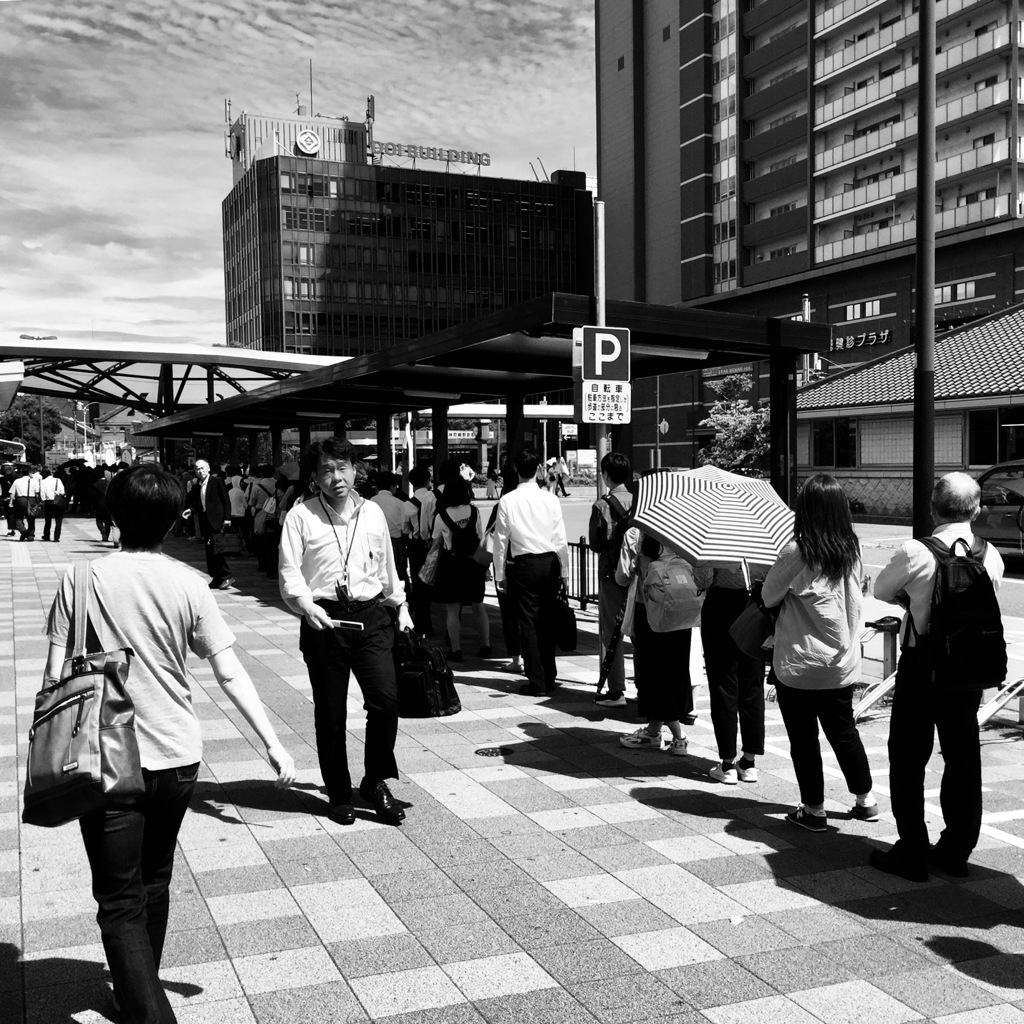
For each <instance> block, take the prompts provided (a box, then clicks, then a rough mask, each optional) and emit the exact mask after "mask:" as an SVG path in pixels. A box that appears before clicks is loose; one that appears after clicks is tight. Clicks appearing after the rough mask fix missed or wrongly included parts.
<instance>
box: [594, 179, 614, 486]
mask: <svg viewBox="0 0 1024 1024" xmlns="http://www.w3.org/2000/svg"><path fill="white" fill-rule="evenodd" d="M604 240H605V233H604V202H603V200H600V199H599V200H597V201H596V202H595V203H594V298H595V300H596V302H595V306H596V308H597V324H596V326H597V327H605V326H607V322H606V319H605V273H604V269H605V264H604ZM594 433H595V435H596V438H595V440H596V442H597V443H596V448H597V496H598V497H599V498H600V497H601V496H602V495H603V494H604V493H605V486H604V480H603V479H602V477H601V460H602V459H603V458H604V457H605V456H606V455H607V454H608V452H609V451H610V450H611V437H610V434H609V431H608V427H607V425H605V424H603V423H600V424H597V426H596V427H595V430H594Z"/></svg>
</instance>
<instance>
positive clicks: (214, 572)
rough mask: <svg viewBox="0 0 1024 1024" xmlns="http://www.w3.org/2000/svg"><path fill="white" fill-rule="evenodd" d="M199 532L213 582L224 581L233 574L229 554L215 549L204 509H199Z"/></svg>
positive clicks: (207, 569)
mask: <svg viewBox="0 0 1024 1024" xmlns="http://www.w3.org/2000/svg"><path fill="white" fill-rule="evenodd" d="M199 533H200V535H201V536H202V538H203V545H204V547H205V548H206V571H207V572H208V573H209V574H210V576H212V577H213V579H212V582H213V583H223V582H224V581H225V580H226V579H227V578H228V577H229V576H230V575H231V570H230V569H229V568H228V560H227V556H226V555H222V554H219V553H218V552H216V551H214V549H213V530H212V529H211V528H210V520H209V519H207V518H206V513H205V512H204V511H203V510H202V509H200V510H199Z"/></svg>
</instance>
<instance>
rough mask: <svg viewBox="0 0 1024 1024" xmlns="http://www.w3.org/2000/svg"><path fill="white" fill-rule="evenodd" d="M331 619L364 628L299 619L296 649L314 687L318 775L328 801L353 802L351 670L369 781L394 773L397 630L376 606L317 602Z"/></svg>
mask: <svg viewBox="0 0 1024 1024" xmlns="http://www.w3.org/2000/svg"><path fill="white" fill-rule="evenodd" d="M317 604H318V605H320V607H321V608H323V609H325V610H326V611H327V613H328V615H330V616H331V618H333V619H347V620H349V621H358V622H361V623H362V624H363V629H362V630H355V629H324V630H316V629H313V627H312V626H310V625H309V623H308V622H306V620H305V619H303V620H302V627H301V629H300V631H299V648H300V649H301V651H302V657H303V658H304V659H305V662H306V668H307V669H308V671H309V681H310V683H311V684H312V686H313V720H314V724H315V726H316V749H317V754H318V755H319V758H320V774H321V775H322V776H323V780H324V786H325V788H326V789H327V799H328V800H329V801H330V803H331V806H332V807H333V806H334V805H335V804H348V803H351V802H352V777H351V775H350V774H349V770H348V749H347V745H346V733H345V718H346V702H347V700H348V683H349V677H350V675H351V673H353V672H354V673H355V676H356V682H358V683H359V688H360V690H362V693H363V707H364V708H365V710H366V737H365V745H364V755H363V770H364V778H363V781H364V782H365V783H366V784H367V785H370V786H373V785H376V784H377V783H378V782H383V781H384V779H397V778H398V765H397V763H396V762H395V740H396V738H397V736H398V687H397V685H396V683H395V662H394V655H393V653H392V649H393V647H394V643H395V629H394V624H393V623H392V621H391V615H390V613H389V612H388V611H386V610H385V609H384V608H383V607H381V606H380V605H375V606H374V607H372V608H367V609H364V610H363V611H359V612H348V611H345V610H344V609H343V607H342V605H340V604H339V603H338V602H337V601H317Z"/></svg>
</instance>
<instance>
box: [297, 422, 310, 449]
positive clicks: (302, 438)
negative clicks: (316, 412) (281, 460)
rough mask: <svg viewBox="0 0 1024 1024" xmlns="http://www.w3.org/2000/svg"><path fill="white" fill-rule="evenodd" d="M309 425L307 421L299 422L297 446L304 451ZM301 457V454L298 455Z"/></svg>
mask: <svg viewBox="0 0 1024 1024" xmlns="http://www.w3.org/2000/svg"><path fill="white" fill-rule="evenodd" d="M309 441H310V427H309V424H308V423H300V424H299V448H300V449H301V450H302V451H305V450H306V449H307V448H308V447H309ZM300 457H301V456H300Z"/></svg>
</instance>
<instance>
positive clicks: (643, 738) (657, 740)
mask: <svg viewBox="0 0 1024 1024" xmlns="http://www.w3.org/2000/svg"><path fill="white" fill-rule="evenodd" d="M619 742H620V743H621V744H622V745H623V746H624V747H653V748H654V749H655V750H661V732H660V731H659V732H658V734H657V735H656V736H652V735H651V734H650V733H649V732H648V731H647V730H646V729H645V728H644V727H643V726H640V728H639V729H637V731H636V732H631V733H627V734H626V735H625V736H620V737H619Z"/></svg>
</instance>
